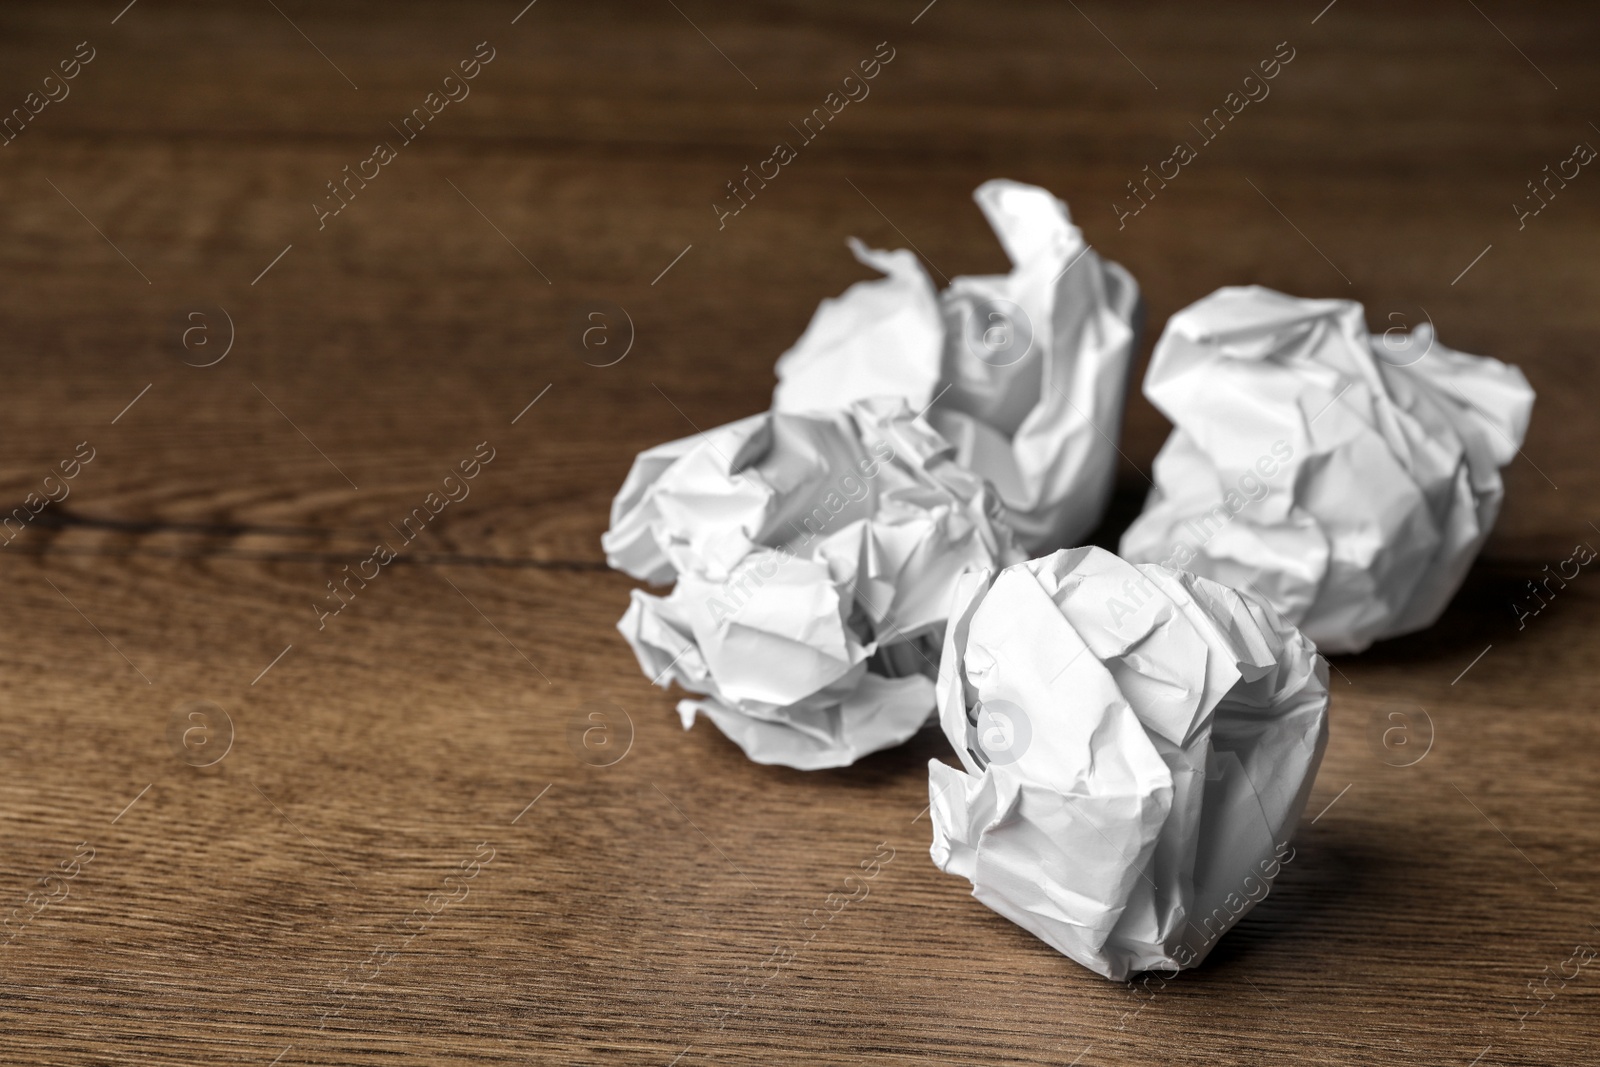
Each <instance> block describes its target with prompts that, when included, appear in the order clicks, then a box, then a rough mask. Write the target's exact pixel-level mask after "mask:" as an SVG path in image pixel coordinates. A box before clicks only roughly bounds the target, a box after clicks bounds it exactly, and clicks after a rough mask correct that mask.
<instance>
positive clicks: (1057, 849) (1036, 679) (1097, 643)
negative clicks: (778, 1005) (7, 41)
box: [928, 548, 1328, 981]
mask: <svg viewBox="0 0 1600 1067" xmlns="http://www.w3.org/2000/svg"><path fill="white" fill-rule="evenodd" d="M955 597H956V599H955V603H954V604H953V606H952V608H951V619H950V625H949V627H948V630H947V632H946V635H945V644H944V658H943V660H942V662H941V664H940V670H939V681H938V686H939V693H938V699H939V722H940V725H941V726H943V728H944V732H945V736H946V737H948V738H949V739H950V743H951V744H952V745H953V746H955V750H956V753H957V755H959V756H960V758H961V763H962V766H963V767H964V768H965V770H964V771H962V770H957V769H955V768H953V767H949V766H946V765H945V764H943V763H940V762H938V761H937V760H934V761H930V763H929V765H928V772H929V781H928V792H929V800H930V808H929V810H930V811H931V813H932V815H933V846H932V848H931V850H930V851H931V853H932V855H933V861H934V863H935V864H937V865H938V867H939V869H940V870H943V871H944V872H946V873H947V874H958V875H960V876H962V877H963V878H966V879H967V880H968V881H970V882H971V883H972V895H973V896H975V897H977V898H978V899H979V900H980V901H982V902H983V903H984V904H986V905H988V906H989V907H990V908H992V909H994V910H995V911H997V912H999V913H1000V914H1001V915H1003V916H1005V917H1006V918H1008V919H1010V920H1011V921H1012V922H1014V923H1017V924H1018V925H1019V926H1021V927H1023V928H1024V929H1026V930H1028V931H1029V932H1030V933H1032V934H1034V935H1035V936H1036V937H1038V938H1040V939H1041V940H1043V941H1044V942H1045V943H1047V944H1048V945H1050V946H1051V947H1052V948H1054V949H1056V950H1058V951H1060V952H1062V953H1064V954H1066V955H1068V956H1070V957H1072V958H1073V959H1074V960H1077V961H1078V962H1079V963H1081V964H1083V965H1084V966H1085V967H1088V968H1089V969H1090V970H1093V971H1095V972H1096V973H1098V974H1102V975H1104V976H1106V977H1107V978H1112V979H1116V980H1119V981H1120V980H1123V979H1125V978H1126V977H1127V976H1128V975H1129V974H1130V973H1133V972H1137V971H1143V970H1152V969H1155V968H1172V969H1177V968H1183V967H1192V966H1195V965H1196V964H1198V963H1199V962H1200V961H1201V960H1203V959H1204V958H1205V956H1206V954H1207V953H1208V952H1209V951H1210V950H1211V948H1212V946H1214V945H1215V944H1216V942H1217V939H1218V938H1220V937H1221V936H1222V934H1223V933H1225V932H1226V931H1227V930H1228V929H1229V928H1230V927H1232V926H1233V924H1234V923H1235V922H1237V921H1238V920H1239V918H1240V917H1241V916H1243V915H1244V914H1245V913H1246V912H1248V911H1249V910H1250V908H1251V907H1253V906H1254V904H1255V903H1256V902H1257V901H1259V900H1260V899H1262V898H1264V897H1265V896H1266V894H1267V892H1268V891H1269V890H1270V888H1271V885H1272V880H1273V878H1275V877H1276V876H1277V874H1278V871H1279V869H1280V867H1281V866H1282V864H1283V863H1285V862H1287V861H1288V859H1289V858H1292V855H1293V853H1292V849H1291V847H1290V846H1289V844H1288V842H1289V839H1290V837H1291V836H1292V835H1293V833H1294V829H1295V826H1296V824H1297V822H1298V821H1299V817H1300V812H1301V809H1302V808H1303V807H1304V806H1305V802H1306V798H1307V796H1308V795H1309V794H1310V791H1311V783H1312V780H1313V779H1314V778H1315V777H1316V771H1317V766H1318V764H1319V763H1320V762H1321V760H1322V752H1323V748H1324V747H1325V746H1326V744H1327V737H1328V667H1327V662H1326V661H1325V660H1323V659H1322V658H1321V657H1320V656H1318V655H1317V653H1316V650H1315V649H1314V648H1313V647H1312V645H1311V643H1310V642H1309V641H1308V640H1306V638H1305V637H1304V636H1303V635H1301V634H1300V633H1299V632H1298V631H1297V630H1295V628H1294V627H1292V626H1290V625H1288V624H1287V623H1285V622H1284V621H1283V619H1282V618H1281V617H1279V616H1278V614H1277V613H1276V612H1274V611H1273V610H1272V609H1271V608H1270V607H1269V606H1267V605H1266V604H1264V603H1263V602H1261V601H1260V600H1258V599H1256V598H1255V597H1252V596H1250V595H1249V594H1248V593H1240V592H1238V591H1235V590H1233V589H1228V588H1225V587H1224V586H1221V585H1218V584H1217V583H1215V582H1211V581H1208V580H1207V579H1204V578H1198V577H1196V576H1194V575H1191V574H1186V573H1183V572H1179V571H1172V570H1168V569H1166V568H1164V567H1158V566H1153V565H1150V564H1144V565H1139V566H1136V565H1134V564H1132V563H1129V562H1127V561H1125V560H1123V559H1120V558H1118V557H1117V556H1114V555H1112V554H1111V553H1110V552H1107V551H1105V550H1104V549H1100V548H1075V549H1068V550H1066V551H1061V552H1056V553H1054V554H1053V555H1050V556H1046V557H1044V558H1042V559H1035V560H1029V561H1028V562H1026V563H1022V564H1019V565H1017V566H1013V567H1009V568H1007V569H1005V570H1003V571H1001V572H1000V573H999V575H998V577H996V576H995V575H993V574H991V573H988V572H983V573H974V574H968V575H966V576H965V577H963V578H962V579H961V581H960V582H959V583H958V586H957V590H956V594H955Z"/></svg>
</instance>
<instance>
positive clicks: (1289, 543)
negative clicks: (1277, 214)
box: [1121, 286, 1533, 652]
mask: <svg viewBox="0 0 1600 1067" xmlns="http://www.w3.org/2000/svg"><path fill="white" fill-rule="evenodd" d="M1144 392H1145V395H1146V396H1147V397H1149V398H1150V401H1151V403H1153V404H1155V406H1156V407H1157V408H1159V409H1161V411H1162V413H1163V414H1165V415H1166V416H1167V418H1169V419H1171V420H1172V421H1173V423H1174V424H1175V426H1176V428H1175V429H1174V430H1173V432H1172V435H1171V436H1170V437H1168V438H1167V442H1166V444H1165V445H1163V446H1162V449H1161V452H1160V454H1159V455H1158V456H1157V457H1156V461H1155V485H1156V488H1155V490H1154V491H1153V492H1152V493H1151V494H1150V496H1149V499H1148V500H1147V501H1146V503H1145V508H1144V512H1143V514H1141V515H1140V516H1139V518H1138V519H1137V520H1136V521H1135V522H1134V524H1133V525H1132V526H1131V527H1130V528H1129V529H1128V531H1127V532H1126V533H1125V534H1124V535H1123V538H1122V543H1121V552H1122V554H1123V555H1124V556H1126V557H1127V558H1128V559H1130V560H1135V561H1141V562H1150V563H1156V562H1159V563H1164V564H1166V565H1167V566H1176V567H1181V568H1183V569H1185V570H1189V571H1193V572H1194V573H1196V574H1200V575H1203V576H1205V577H1208V578H1215V579H1216V580H1217V581H1219V582H1222V583H1223V584H1225V585H1230V586H1235V587H1238V588H1248V589H1251V590H1253V591H1255V592H1256V593H1258V594H1259V595H1260V596H1262V597H1263V598H1265V599H1266V600H1267V601H1269V602H1270V603H1271V604H1272V606H1273V607H1275V608H1276V609H1277V610H1278V612H1279V613H1280V614H1282V615H1283V616H1284V617H1285V618H1286V619H1288V620H1289V621H1290V622H1292V623H1294V624H1295V625H1297V626H1299V627H1300V629H1301V630H1303V631H1304V632H1305V634H1306V636H1308V637H1310V638H1311V639H1312V640H1313V641H1315V642H1316V643H1317V646H1318V647H1319V648H1320V649H1322V650H1323V651H1324V652H1359V651H1361V650H1362V649H1364V648H1366V647H1367V646H1368V645H1370V644H1371V643H1372V642H1373V641H1376V640H1381V639H1383V638H1386V637H1394V636H1397V635H1399V634H1405V633H1410V632H1412V631H1414V630H1420V629H1423V628H1425V627H1427V626H1430V625H1432V624H1433V623H1434V621H1435V620H1437V619H1438V617H1439V615H1440V614H1441V613H1442V612H1443V611H1444V609H1445V607H1446V605H1447V604H1448V603H1449V602H1450V598H1451V597H1452V596H1453V595H1455V592H1456V589H1457V588H1458V587H1459V586H1460V584H1461V581H1462V579H1463V578H1464V577H1465V576H1466V572H1467V568H1468V567H1469V566H1471V564H1472V560H1473V558H1474V557H1475V556H1476V555H1477V553H1478V549H1479V548H1480V547H1481V546H1482V545H1483V542H1484V540H1485V539H1486V538H1487V537H1488V535H1489V530H1490V528H1491V527H1492V526H1493V525H1494V520H1495V516H1496V515H1497V514H1498V513H1499V510H1500V501H1501V497H1502V495H1503V488H1502V484H1501V480H1500V468H1501V467H1503V466H1504V465H1506V464H1507V463H1509V462H1511V460H1512V459H1513V458H1514V457H1515V456H1516V454H1517V450H1518V449H1519V448H1520V447H1521V444H1522V439H1523V435H1524V434H1525V433H1526V432H1527V429H1528V418H1529V414H1530V412H1531V410H1532V407H1533V390H1532V389H1531V388H1530V387H1529V385H1528V381H1527V379H1526V378H1524V377H1523V376H1522V372H1521V371H1519V370H1518V369H1517V368H1516V367H1513V366H1509V365H1507V364H1504V363H1501V362H1499V361H1497V360H1494V359H1489V358H1487V357H1483V356H1470V355H1466V354H1464V353H1461V352H1456V351H1453V350H1451V349H1449V348H1446V347H1445V346H1444V345H1442V344H1440V343H1439V342H1438V341H1437V340H1436V339H1435V337H1434V334H1433V329H1432V327H1431V325H1429V324H1426V323H1425V324H1422V325H1419V326H1418V327H1417V329H1416V330H1414V331H1412V332H1411V333H1409V334H1407V333H1405V332H1404V331H1401V330H1399V329H1398V328H1394V329H1390V330H1389V331H1387V332H1385V333H1383V334H1369V333H1368V332H1367V327H1366V322H1365V320H1364V318H1363V313H1362V307H1361V305H1360V304H1358V303H1356V302H1355V301H1351V300H1302V299H1299V298H1296V297H1292V296H1286V295H1284V294H1283V293H1278V292H1274V291H1272V290H1271V289H1263V288H1261V287H1259V286H1244V287H1235V288H1226V289H1219V290H1217V291H1216V292H1215V293H1212V294H1211V295H1210V296H1208V297H1206V298H1205V299H1203V300H1201V301H1199V302H1198V303H1195V304H1192V305H1190V306H1189V307H1187V308H1185V309H1184V310H1183V311H1180V312H1179V313H1178V314H1176V315H1174V316H1173V317H1172V320H1171V321H1170V322H1169V323H1168V324H1167V328H1166V331H1165V332H1164V333H1163V334H1162V336H1161V340H1160V341H1159V342H1158V343H1157V345H1156V350H1155V355H1154V356H1153V357H1152V359H1151V363H1150V370H1149V373H1148V374H1147V375H1146V377H1145V383H1144Z"/></svg>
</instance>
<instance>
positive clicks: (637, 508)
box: [601, 398, 1021, 770]
mask: <svg viewBox="0 0 1600 1067" xmlns="http://www.w3.org/2000/svg"><path fill="white" fill-rule="evenodd" d="M952 453H953V449H952V448H951V446H950V444H949V443H948V442H947V441H945V440H944V438H942V437H940V436H939V434H938V433H936V432H935V431H934V430H933V429H932V428H931V427H930V426H929V425H928V424H927V423H926V422H925V421H924V420H922V419H921V418H919V417H917V416H916V415H914V414H913V413H912V412H911V411H910V410H909V409H908V408H907V407H906V406H905V404H904V402H903V401H900V400H890V399H887V398H883V399H877V400H868V401H863V402H860V403H856V404H852V405H850V406H849V407H848V408H846V409H845V410H843V411H836V412H828V413H820V414H813V415H793V414H783V413H775V412H768V413H766V414H762V415H755V416H752V417H750V418H747V419H741V420H740V421H738V422H734V423H730V424H728V425H726V426H722V427H718V428H717V429H714V430H711V431H710V432H708V433H705V434H700V435H696V436H694V437H686V438H684V439H682V440H680V441H673V442H671V443H669V444H665V445H661V446H659V447H657V448H652V449H650V450H649V451H647V452H644V453H641V454H640V455H639V457H638V458H637V460H635V462H634V465H633V469H632V470H631V471H630V472H629V474H628V478H627V480H626V482H625V483H624V484H623V487H622V490H621V492H619V493H618V494H617V497H616V500H615V501H614V502H613V504H612V508H611V528H610V529H609V530H608V531H607V532H606V533H605V535H604V537H603V538H602V541H601V543H602V545H603V547H604V548H605V552H606V560H607V562H608V563H610V564H611V566H613V567H616V568H618V569H620V570H623V571H626V572H627V573H629V574H631V575H633V576H634V577H636V578H642V579H645V580H647V581H650V582H656V583H661V582H667V581H671V580H673V579H674V578H676V580H677V584H676V585H675V586H674V587H673V589H672V591H671V592H670V593H669V594H668V595H666V596H665V597H659V596H653V595H651V594H649V593H646V592H644V591H643V590H634V591H633V594H632V602H631V603H630V604H629V606H628V610H627V613H626V614H625V615H624V616H623V617H622V621H621V622H619V623H618V624H617V628H618V629H619V630H621V631H622V635H623V636H624V637H625V638H627V640H628V643H629V644H630V645H631V646H632V647H633V651H634V654H635V655H636V656H638V658H639V665H640V667H642V668H643V669H644V673H645V674H646V675H647V676H648V677H650V678H651V679H652V680H653V681H655V682H656V683H658V684H660V685H662V686H663V687H665V686H666V685H668V684H669V683H670V682H673V681H676V682H677V683H678V684H679V685H681V686H682V687H683V688H684V689H686V690H688V691H689V692H691V693H698V694H702V695H701V696H699V697H698V698H695V699H686V700H683V701H682V702H680V703H679V705H678V713H679V715H680V716H681V717H682V718H683V725H684V727H685V729H687V728H688V727H689V726H691V725H692V724H693V722H694V718H695V716H696V714H703V715H705V716H707V717H709V718H710V719H711V721H712V722H714V723H715V724H716V725H717V727H718V729H720V730H721V731H722V732H723V733H724V734H726V735H727V736H728V738H730V739H731V740H732V741H733V742H734V743H735V744H737V745H738V746H739V747H740V748H742V749H743V750H744V752H745V754H746V755H748V756H749V757H750V758H751V759H753V760H755V761H756V762H758V763H778V764H783V765H785V766H789V767H796V768H800V769H802V770H812V769H817V768H822V767H842V766H846V765H848V764H850V763H853V762H855V761H856V760H857V759H860V758H861V757H862V756H864V755H866V754H868V753H870V752H876V751H878V750H880V749H884V748H889V747H892V746H894V745H898V744H900V743H901V742H903V741H905V740H906V739H907V738H909V737H910V736H911V735H912V734H913V733H915V732H916V731H917V729H918V728H919V727H920V726H921V725H922V724H923V723H924V722H926V721H927V720H928V718H929V717H930V716H931V715H932V713H933V707H934V700H933V677H934V675H935V673H936V670H937V666H936V664H937V660H938V656H939V645H940V642H941V641H942V640H943V637H944V623H945V619H946V617H947V612H948V610H949V604H950V592H951V589H952V588H953V587H954V584H955V581H956V579H957V578H958V577H959V576H960V575H961V573H962V572H963V571H965V570H967V569H969V568H975V567H995V566H1004V565H1006V564H1008V563H1011V562H1014V561H1016V560H1018V559H1020V558H1021V553H1020V552H1019V551H1018V550H1017V549H1016V547H1015V545H1014V544H1013V542H1012V538H1011V533H1010V531H1009V529H1008V528H1007V527H1006V525H1005V522H1004V520H1003V519H1002V518H1001V517H1000V505H999V502H998V500H997V499H996V497H995V496H994V493H993V491H992V490H991V489H990V488H989V487H988V486H987V485H986V484H985V483H984V481H983V479H981V478H979V477H978V476H977V475H975V474H973V473H972V472H971V471H969V470H967V469H965V468H964V467H962V466H961V465H959V464H958V463H956V462H955V461H954V459H953V458H952Z"/></svg>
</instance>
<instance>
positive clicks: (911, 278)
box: [772, 180, 1142, 554]
mask: <svg viewBox="0 0 1600 1067" xmlns="http://www.w3.org/2000/svg"><path fill="white" fill-rule="evenodd" d="M973 197H974V199H975V200H977V202H978V206H979V208H981V209H982V210H983V213H984V215H985V216H986V217H987V218H988V220H989V224H990V225H991V226H992V227H994V231H995V234H996V235H997V236H998V237H999V238H1000V242H1001V244H1002V245H1004V246H1005V250H1006V254H1007V255H1008V256H1009V257H1010V259H1011V263H1012V270H1011V273H1009V274H1001V275H982V276H972V277H958V278H956V279H955V280H954V281H952V282H951V283H950V287H949V288H948V289H946V290H945V291H944V292H942V293H936V292H935V290H934V287H933V283H932V282H931V281H929V279H928V275H927V274H926V272H924V271H923V269H922V265H921V264H920V263H919V262H918V261H917V257H916V256H914V255H913V254H912V253H911V252H909V251H906V250H905V249H900V250H898V251H894V252H884V251H878V250H876V249H869V248H867V247H866V246H865V245H863V244H861V242H859V241H856V240H854V239H852V240H851V242H850V247H851V249H852V251H854V253H855V256H856V258H857V259H858V260H860V261H861V262H862V263H864V264H866V265H867V266H870V267H873V268H876V269H877V270H880V271H882V272H883V273H884V274H885V275H887V277H885V278H881V279H877V280H874V281H866V282H858V283H857V284H855V285H853V286H851V287H850V288H849V289H847V290H846V291H845V292H844V294H843V295H842V296H839V297H836V298H832V299H828V300H824V301H823V302H822V304H821V306H820V307H818V308H817V311H816V314H815V315H814V316H813V318H812V320H811V324H810V325H809V326H808V327H807V328H806V331H805V333H804V334H803V335H802V336H801V338H800V340H799V341H797V342H796V343H795V345H794V347H793V348H791V349H789V350H788V351H787V352H785V353H784V354H783V356H782V357H781V358H780V359H779V360H778V367H777V371H778V378H779V382H778V386H777V389H776V390H775V391H774V393H773V398H772V406H773V408H774V409H775V410H777V411H823V410H830V409H834V408H838V407H842V406H843V405H845V404H847V403H849V402H850V401H853V400H858V399H862V398H865V397H870V396H898V397H903V398H905V400H906V401H907V402H908V403H909V404H910V405H911V406H912V407H913V408H914V409H916V410H918V411H926V412H927V417H928V421H929V422H931V423H932V424H933V426H934V428H935V429H937V430H938V431H939V432H940V433H941V434H943V435H944V436H945V437H946V438H947V439H948V440H950V441H951V442H953V443H954V444H955V446H956V458H957V459H958V461H959V462H961V463H962V464H963V465H965V466H967V467H970V468H971V469H972V470H975V471H977V472H978V473H979V474H981V475H982V476H983V477H985V478H987V479H988V480H989V481H990V482H991V483H992V484H993V485H994V487H995V489H996V490H997V491H998V492H999V494H1000V497H1001V499H1002V500H1003V501H1004V502H1005V505H1006V512H1007V517H1008V519H1009V521H1010V522H1011V525H1012V528H1013V530H1015V531H1016V536H1017V543H1018V544H1020V545H1021V546H1022V547H1023V548H1024V549H1026V550H1027V551H1028V552H1029V553H1030V554H1033V553H1038V552H1045V551H1050V550H1051V549H1055V548H1061V547H1064V546H1066V545H1070V544H1075V543H1077V542H1079V541H1081V540H1082V539H1083V537H1084V535H1085V534H1087V533H1088V532H1089V531H1091V530H1093V529H1094V528H1095V526H1096V525H1098V524H1099V522H1100V518H1101V516H1102V515H1103V514H1104V512H1105V507H1106V503H1107V501H1108V499H1109V498H1110V495H1111V489H1112V484H1113V481H1114V480H1115V474H1116V465H1117V455H1118V454H1117V449H1116V444H1115V442H1116V439H1117V436H1118V432H1119V430H1120V428H1121V424H1122V408H1123V399H1124V393H1125V391H1126V389H1127V379H1128V366H1129V358H1130V356H1131V354H1132V352H1133V350H1134V348H1135V347H1137V345H1138V339H1139V321H1140V319H1141V317H1142V310H1141V307H1142V306H1141V303H1140V299H1139V287H1138V285H1137V284H1135V282H1134V280H1133V276H1132V275H1130V274H1129V273H1128V272H1127V271H1126V270H1124V269H1123V268H1122V267H1121V266H1119V265H1118V264H1116V263H1113V262H1112V261H1110V260H1106V259H1102V258H1101V257H1100V255H1099V253H1097V252H1095V251H1094V250H1093V249H1091V248H1090V247H1089V245H1088V243H1087V242H1085V241H1084V239H1083V233H1082V232H1081V231H1080V230H1079V229H1078V228H1077V227H1076V226H1074V225H1073V224H1072V219H1071V217H1070V216H1069V215H1068V214H1067V205H1066V204H1064V203H1062V202H1061V201H1060V200H1057V199H1056V198H1055V197H1054V196H1051V195H1050V193H1048V192H1047V191H1045V190H1044V189H1040V188H1038V187H1037V186H1032V185H1023V184H1021V183H1019V182H1013V181H1004V180H996V181H989V182H985V183H983V184H982V185H980V186H979V187H978V189H977V191H976V192H975V193H974V194H973Z"/></svg>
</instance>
